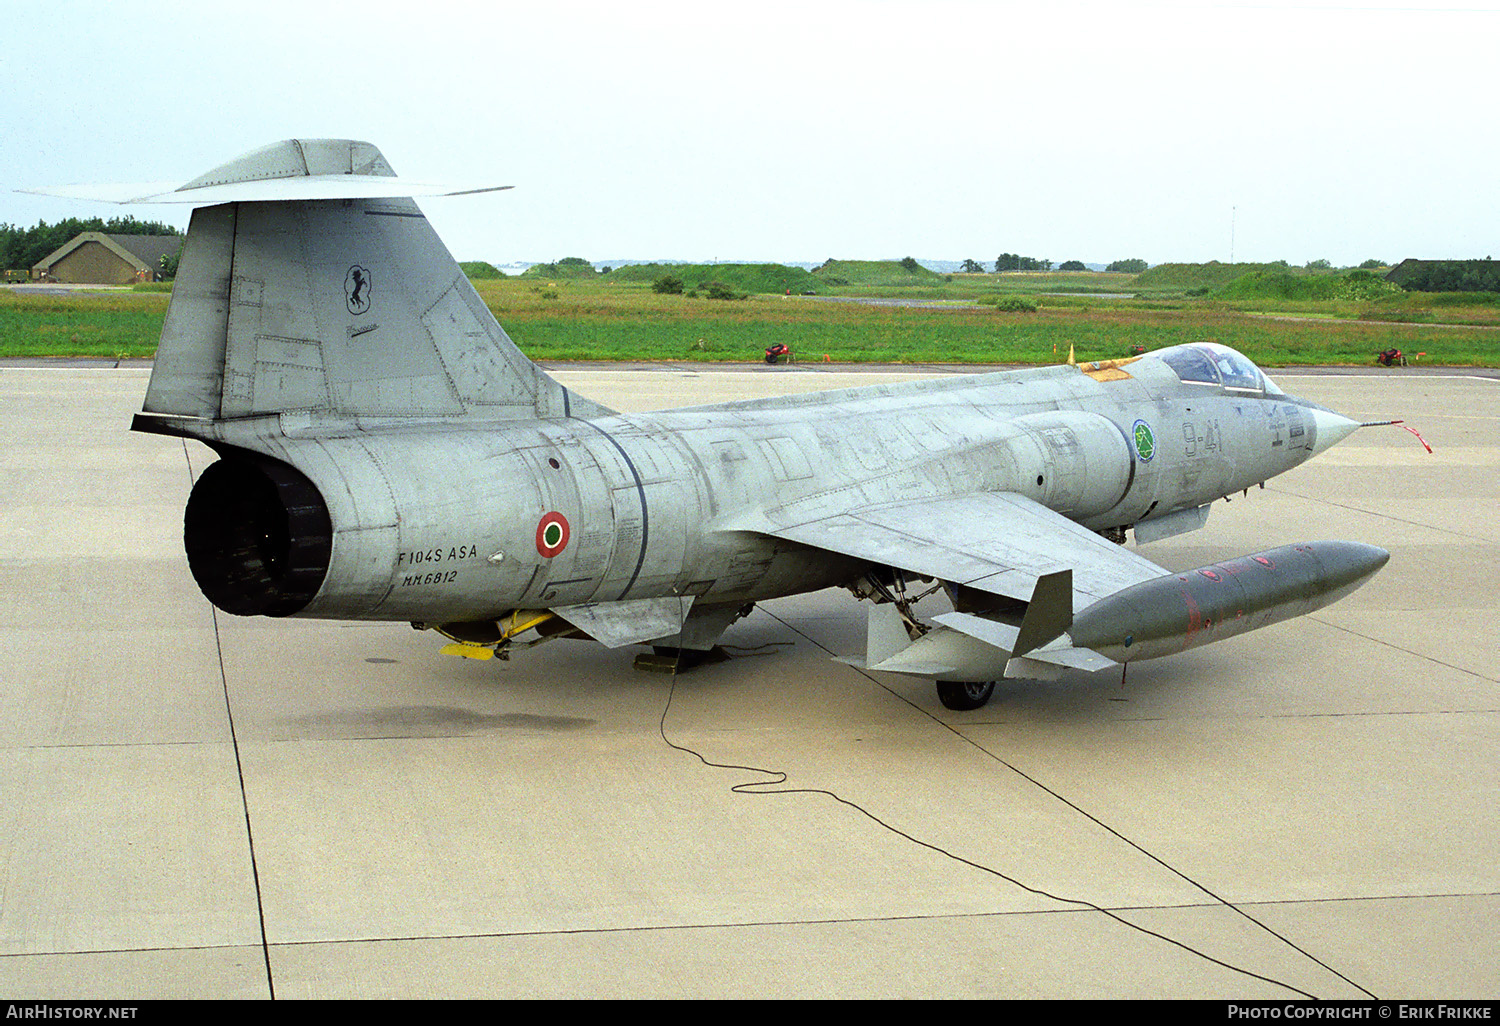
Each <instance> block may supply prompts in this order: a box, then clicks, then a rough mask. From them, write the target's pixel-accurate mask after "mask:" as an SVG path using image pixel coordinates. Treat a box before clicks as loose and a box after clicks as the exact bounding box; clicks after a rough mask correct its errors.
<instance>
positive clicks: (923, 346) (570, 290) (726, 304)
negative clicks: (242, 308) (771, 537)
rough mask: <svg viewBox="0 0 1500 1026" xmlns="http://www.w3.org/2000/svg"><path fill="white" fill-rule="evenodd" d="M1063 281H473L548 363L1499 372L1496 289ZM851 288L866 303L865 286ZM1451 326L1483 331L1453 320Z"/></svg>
mask: <svg viewBox="0 0 1500 1026" xmlns="http://www.w3.org/2000/svg"><path fill="white" fill-rule="evenodd" d="M1080 273H1081V272H1080ZM1064 277H1071V276H1063V275H1058V274H1051V275H1022V274H1017V275H1011V274H1005V275H954V276H953V278H954V281H953V282H951V283H944V287H941V288H939V287H936V286H918V287H914V288H912V289H909V290H901V291H900V292H899V293H898V294H899V295H901V296H903V297H909V298H931V299H941V300H951V301H953V305H940V306H934V307H911V306H873V305H866V304H861V303H854V302H833V301H829V300H828V299H826V298H823V297H821V296H820V297H819V298H811V297H801V296H795V295H794V296H791V297H787V296H785V295H754V296H750V297H748V298H745V299H740V300H733V301H722V300H712V299H706V298H693V297H688V296H675V295H657V294H656V293H654V292H652V291H651V289H650V286H649V284H648V283H644V282H635V283H627V282H624V281H616V282H610V281H609V279H608V277H607V276H606V277H603V278H601V279H597V280H592V281H559V282H552V283H549V282H538V281H536V280H532V279H520V278H501V279H491V280H486V281H479V282H476V283H475V286H476V288H477V289H478V291H479V294H480V295H481V296H482V297H483V299H484V300H485V302H486V303H487V304H488V305H489V307H490V309H491V310H493V311H494V313H495V316H496V318H497V319H498V320H499V321H500V323H501V324H502V325H504V326H505V328H506V330H507V331H508V332H509V333H510V335H511V337H512V338H513V339H514V340H515V341H516V343H517V345H519V346H520V347H521V349H522V350H523V351H524V352H526V353H527V355H529V356H531V357H532V358H534V359H538V360H651V361H660V360H689V361H713V362H738V363H748V362H754V361H757V360H759V359H760V358H761V355H762V351H763V350H764V349H765V347H766V346H768V345H771V344H772V343H775V342H784V343H786V344H787V345H789V346H791V347H792V349H793V351H794V352H795V353H796V354H797V358H798V359H799V360H801V361H821V360H822V359H823V357H824V355H825V354H826V355H827V357H828V358H829V360H830V361H832V362H835V363H863V362H886V363H975V364H995V363H1017V364H1037V363H1052V362H1055V361H1060V360H1063V359H1065V358H1066V357H1067V353H1068V347H1069V345H1070V344H1072V345H1073V346H1074V347H1075V348H1076V352H1077V356H1078V359H1080V360H1090V359H1107V358H1112V357H1120V356H1126V355H1128V354H1129V353H1130V351H1131V347H1132V346H1135V345H1141V346H1144V347H1146V348H1147V349H1158V348H1161V347H1163V346H1168V345H1175V344H1177V343H1181V342H1199V341H1212V342H1221V343H1224V344H1225V345H1230V346H1234V347H1235V348H1236V349H1239V350H1240V351H1242V352H1243V353H1245V355H1247V356H1249V357H1250V358H1251V359H1252V360H1254V361H1256V362H1257V363H1260V364H1263V365H1265V366H1272V367H1274V366H1284V365H1288V364H1368V363H1371V362H1372V361H1373V358H1374V354H1375V353H1376V352H1378V351H1379V350H1381V349H1386V348H1390V347H1398V348H1401V349H1403V350H1406V351H1407V352H1408V353H1409V354H1411V353H1417V352H1425V353H1426V354H1427V356H1425V357H1424V358H1423V360H1424V362H1429V363H1440V364H1449V365H1459V366H1497V365H1500V304H1497V303H1495V302H1493V301H1489V300H1488V299H1486V298H1484V297H1483V294H1479V295H1480V297H1481V298H1478V299H1475V300H1472V301H1465V302H1458V303H1456V304H1454V303H1449V302H1447V301H1434V297H1431V296H1427V297H1419V296H1402V297H1396V299H1395V300H1393V301H1391V302H1389V303H1383V304H1382V303H1354V302H1347V301H1318V302H1312V301H1308V302H1297V301H1289V300H1275V299H1254V298H1252V299H1247V300H1244V301H1242V302H1235V303H1230V302H1223V301H1215V300H1212V299H1204V300H1192V299H1180V300H1170V301H1168V300H1163V299H1160V298H1151V297H1147V298H1136V299H1110V298H1100V297H1095V296H1077V295H1072V296H1067V295H1064V296H1059V295H1056V294H1055V292H1056V291H1078V290H1077V289H1076V288H1063V289H1061V290H1054V289H1047V290H1044V289H1042V288H1040V287H1038V283H1037V282H1035V281H1028V282H1026V284H1028V285H1029V286H1030V287H1029V288H1019V287H1015V286H1016V285H1017V284H1018V283H1017V281H1015V280H1017V279H1036V278H1045V279H1049V280H1050V279H1059V278H1064ZM1086 277H1087V278H1089V279H1091V280H1092V281H1093V282H1094V283H1095V284H1099V283H1100V279H1104V278H1106V277H1108V278H1111V279H1113V278H1120V279H1127V280H1128V279H1129V278H1130V276H1129V275H1120V276H1113V275H1111V276H1105V275H1097V274H1095V275H1086ZM965 279H987V280H985V281H969V282H966V281H965ZM996 280H998V281H999V283H1000V284H999V285H997V284H996V283H995V282H996ZM1044 284H1045V283H1044ZM1050 284H1052V285H1054V286H1055V285H1057V284H1058V283H1057V282H1055V281H1051V282H1050ZM1123 285H1124V283H1123V282H1115V281H1111V282H1109V283H1108V286H1107V287H1109V288H1110V289H1112V290H1113V289H1120V290H1121V291H1126V289H1125V288H1123ZM838 291H841V292H843V291H846V290H844V289H840V290H838ZM847 291H848V292H852V293H854V294H855V295H859V294H861V291H862V290H860V289H859V288H858V287H853V286H851V287H850V288H849V289H848V290H847ZM997 291H998V292H1001V293H1005V292H1011V293H1018V292H1019V293H1024V294H1026V295H1029V296H1030V298H1032V299H1033V300H1035V301H1037V302H1038V303H1039V304H1040V309H1038V310H1037V311H1036V312H1035V313H1008V312H999V311H996V310H995V309H993V308H991V307H974V306H972V305H970V304H969V303H968V302H966V301H969V300H972V299H974V298H980V297H983V296H984V295H994V294H996V292H997ZM914 293H916V294H918V295H916V296H914V295H913V294H914ZM168 299H169V296H168V295H166V294H163V293H160V292H131V291H128V290H119V291H117V290H109V291H88V292H83V291H80V292H73V293H69V294H66V295H60V296H59V295H35V294H27V293H25V292H24V291H22V290H14V289H0V356H11V357H45V356H97V357H109V358H119V357H142V356H150V355H151V354H152V353H153V352H154V351H155V348H156V341H157V338H158V336H159V335H160V332H161V323H162V319H163V316H164V315H165V312H166V307H167V301H168ZM1382 313H1385V314H1387V316H1384V317H1382V316H1381V315H1382ZM1362 318H1364V319H1362ZM1370 318H1380V320H1381V321H1386V320H1390V321H1398V322H1399V321H1406V322H1409V323H1377V322H1376V321H1374V320H1371V319H1370ZM1424 321H1426V323H1424ZM1452 324H1473V325H1481V327H1477V328H1476V327H1469V328H1465V327H1452V326H1445V325H1452Z"/></svg>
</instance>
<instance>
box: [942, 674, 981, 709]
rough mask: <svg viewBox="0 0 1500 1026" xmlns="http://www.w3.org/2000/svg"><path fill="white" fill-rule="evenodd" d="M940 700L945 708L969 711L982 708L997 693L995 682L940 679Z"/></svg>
mask: <svg viewBox="0 0 1500 1026" xmlns="http://www.w3.org/2000/svg"><path fill="white" fill-rule="evenodd" d="M937 693H938V701H939V702H942V703H943V708H944V709H953V710H956V711H958V712H968V711H970V710H972V709H979V708H982V707H983V706H984V705H985V703H987V702H988V701H989V700H990V696H991V695H993V694H994V693H995V682H994V681H992V680H983V681H954V680H940V681H938V682H937Z"/></svg>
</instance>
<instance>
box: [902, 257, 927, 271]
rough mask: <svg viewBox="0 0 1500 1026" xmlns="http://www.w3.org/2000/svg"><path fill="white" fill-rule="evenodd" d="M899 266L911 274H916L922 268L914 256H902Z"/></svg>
mask: <svg viewBox="0 0 1500 1026" xmlns="http://www.w3.org/2000/svg"><path fill="white" fill-rule="evenodd" d="M901 266H902V267H903V268H905V269H906V270H908V271H910V272H911V273H912V274H916V273H917V272H918V271H919V270H921V269H922V265H921V264H919V263H917V260H916V257H902V258H901Z"/></svg>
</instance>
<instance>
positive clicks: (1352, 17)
mask: <svg viewBox="0 0 1500 1026" xmlns="http://www.w3.org/2000/svg"><path fill="white" fill-rule="evenodd" d="M1497 54H1500V7H1497V5H1496V4H1494V3H1490V4H1465V3H1463V2H1461V0H1450V2H1437V3H1425V2H1422V0H1404V2H1381V0H1366V2H1363V3H1355V2H1348V3H1345V2H1340V0H1327V2H1324V3H1318V4H1310V3H1309V4H1303V3H1251V4H1219V3H1205V4H1197V3H1181V2H1177V3H1144V2H1133V0H1116V2H1112V3H1085V2H1056V0H1053V2H1047V3H1026V4H1013V3H1002V2H979V0H919V2H907V0H860V2H844V0H837V2H821V0H801V2H796V3H783V2H779V0H757V2H755V3H753V4H713V3H703V2H695V3H683V4H677V3H656V2H651V0H643V2H639V3H620V2H615V3H595V2H568V0H526V2H525V3H509V2H491V3H445V2H440V0H432V2H427V3H413V2H410V0H408V2H404V3H399V4H397V3H385V2H375V0H366V2H358V3H355V2H350V3H339V4H326V3H320V2H318V0H302V2H299V3H285V2H282V0H260V2H257V3H254V4H243V3H237V2H232V0H231V2H224V3H214V4H209V3H201V2H199V3H192V4H175V3H120V2H111V3H92V2H87V3H84V2H80V3H74V2H67V0H60V2H56V3H52V4H50V5H43V4H39V3H29V2H28V3H7V4H6V7H5V13H4V18H3V21H0V129H3V130H0V190H3V191H0V221H5V222H10V223H13V224H17V225H21V226H26V227H29V226H30V225H32V224H35V223H36V221H37V220H38V219H39V218H46V219H47V220H57V219H59V218H62V217H67V216H70V215H77V216H93V215H99V216H105V217H107V216H110V215H111V214H115V213H131V214H134V215H135V216H137V217H143V218H154V219H158V220H165V221H169V222H171V223H176V224H181V225H185V224H186V213H185V212H184V210H183V208H179V207H129V208H120V207H110V206H105V205H92V204H83V203H77V202H69V201H65V200H59V199H47V198H41V197H34V196H25V195H17V194H16V193H14V192H12V191H11V190H12V189H15V188H18V187H24V186H35V185H61V184H73V183H80V182H112V181H131V182H134V181H158V180H172V179H175V180H179V181H185V180H187V179H189V178H192V177H195V176H197V175H198V174H200V173H201V172H203V171H206V170H208V169H209V168H211V167H213V166H215V165H217V164H220V163H222V162H224V161H225V160H228V159H230V158H232V157H234V156H237V155H238V154H240V153H243V152H245V151H247V150H250V149H254V148H256V147H258V146H261V145H263V144H265V143H269V142H273V141H275V140H278V139H283V138H289V137H319V136H326V137H350V138H358V139H366V140H368V141H370V142H372V143H374V144H375V145H376V146H378V147H379V148H380V149H381V150H382V152H384V154H385V156H386V159H387V160H388V161H389V162H390V163H391V165H392V166H393V167H395V169H396V170H397V172H398V173H400V174H401V175H403V176H411V177H413V178H423V179H429V180H443V181H447V180H453V181H463V182H469V181H475V180H479V181H488V182H493V183H495V184H507V185H514V186H515V187H516V188H515V189H514V190H513V191H510V192H505V193H500V194H497V195H493V196H483V197H475V198H469V199H442V200H425V201H423V208H424V209H425V210H426V211H427V212H428V214H429V216H430V218H431V220H432V221H433V223H434V225H435V226H436V227H437V229H438V231H439V232H440V233H441V234H442V235H443V237H444V239H445V240H446V241H447V243H448V246H449V248H450V249H451V250H452V251H453V253H454V255H455V256H456V257H458V258H459V259H461V260H467V259H484V260H490V261H493V262H496V263H502V262H506V261H510V260H517V259H519V260H555V259H557V258H559V257H563V256H582V257H587V258H589V259H596V260H602V259H620V258H663V259H685V260H710V259H715V258H717V259H722V260H822V259H824V258H826V257H830V256H834V257H840V258H850V259H879V258H893V257H901V256H906V255H912V256H916V257H919V258H925V259H950V260H960V259H963V258H966V257H970V258H974V259H977V260H980V261H981V262H983V263H985V264H987V265H988V264H991V263H992V262H993V261H994V259H995V257H996V256H997V255H998V254H999V253H1001V252H1015V253H1020V254H1023V255H1027V256H1035V257H1047V258H1050V259H1052V260H1053V261H1054V262H1061V261H1063V260H1070V259H1077V260H1084V261H1087V262H1107V261H1111V260H1115V259H1120V258H1123V257H1142V258H1144V259H1146V260H1149V261H1151V262H1152V263H1159V262H1163V261H1172V260H1183V261H1203V260H1214V259H1217V260H1228V259H1229V258H1230V255H1231V245H1232V246H1233V255H1234V257H1235V258H1236V259H1238V260H1277V259H1285V260H1289V261H1291V262H1292V263H1294V264H1301V263H1305V262H1306V261H1308V260H1313V259H1318V258H1325V259H1328V260H1331V261H1333V262H1334V263H1335V264H1353V263H1358V262H1359V261H1361V260H1364V259H1366V258H1369V257H1375V258H1379V259H1382V260H1388V261H1395V260H1399V259H1401V258H1403V257H1407V256H1420V257H1476V256H1487V255H1495V254H1497V253H1500V245H1497V233H1500V187H1497V186H1500V181H1497V179H1500V118H1497V114H1496V107H1495V101H1496V96H1497V95H1500V90H1497V82H1500V73H1497V71H1496V55H1497Z"/></svg>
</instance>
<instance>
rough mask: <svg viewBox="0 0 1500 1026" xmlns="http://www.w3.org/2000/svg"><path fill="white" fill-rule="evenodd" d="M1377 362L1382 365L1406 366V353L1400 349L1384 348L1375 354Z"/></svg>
mask: <svg viewBox="0 0 1500 1026" xmlns="http://www.w3.org/2000/svg"><path fill="white" fill-rule="evenodd" d="M1375 362H1376V363H1378V364H1380V366H1382V367H1405V366H1406V355H1405V354H1404V353H1402V352H1401V350H1399V349H1383V350H1381V351H1380V352H1378V353H1376V354H1375Z"/></svg>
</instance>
